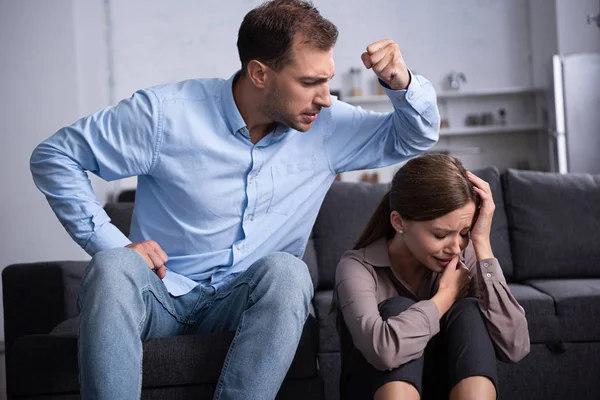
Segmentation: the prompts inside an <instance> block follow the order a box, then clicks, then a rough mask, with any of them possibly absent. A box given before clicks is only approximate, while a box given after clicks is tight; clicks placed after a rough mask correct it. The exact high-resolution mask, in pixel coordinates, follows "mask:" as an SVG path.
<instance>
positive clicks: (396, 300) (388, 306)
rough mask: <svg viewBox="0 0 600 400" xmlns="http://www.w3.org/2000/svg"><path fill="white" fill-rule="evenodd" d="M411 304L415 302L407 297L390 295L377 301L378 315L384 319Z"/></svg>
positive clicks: (393, 315) (402, 310) (404, 309)
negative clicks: (379, 301)
mask: <svg viewBox="0 0 600 400" xmlns="http://www.w3.org/2000/svg"><path fill="white" fill-rule="evenodd" d="M413 304H415V302H414V301H413V300H411V299H409V298H408V297H402V296H395V297H390V298H389V299H386V300H384V301H382V302H381V303H379V315H381V318H383V320H384V321H385V320H387V319H388V318H390V317H395V316H396V315H398V314H400V313H401V312H404V311H406V310H407V309H408V308H409V307H410V306H412V305H413Z"/></svg>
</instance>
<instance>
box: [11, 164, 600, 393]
mask: <svg viewBox="0 0 600 400" xmlns="http://www.w3.org/2000/svg"><path fill="white" fill-rule="evenodd" d="M474 172H475V173H476V174H477V175H479V176H480V177H482V178H483V179H485V180H486V181H488V182H489V183H490V186H491V188H492V192H493V195H494V201H495V203H496V212H495V215H494V220H493V225H492V233H491V241H492V246H493V250H494V254H495V255H496V257H497V258H498V259H499V261H500V263H501V265H502V268H503V271H504V273H505V275H506V276H507V278H509V281H510V283H509V288H510V290H511V292H512V293H513V295H514V296H515V297H516V299H517V300H518V301H519V303H520V304H521V305H522V306H523V308H524V310H525V313H526V316H527V320H528V325H529V331H530V337H531V342H532V347H531V353H530V354H529V355H528V356H527V357H525V359H524V360H522V361H521V362H520V363H518V364H516V365H514V364H506V363H503V362H500V361H499V362H498V376H499V380H500V387H499V395H500V397H499V398H500V399H501V400H536V399H539V400H547V399H559V398H560V399H563V398H572V399H578V400H581V399H583V400H588V399H589V400H592V399H593V400H596V399H598V398H600V379H598V371H600V317H599V316H600V245H599V243H600V229H598V228H599V224H600V215H599V210H600V197H599V193H600V191H599V186H600V185H599V181H600V178H599V177H592V176H588V175H566V176H559V175H554V174H543V173H536V172H531V171H508V172H507V173H503V174H502V175H500V174H499V172H498V170H497V169H495V168H486V169H483V170H478V171H474ZM388 187H389V186H388V185H383V184H368V183H360V184H352V183H344V182H334V184H333V186H332V187H331V189H330V190H329V192H328V194H327V196H326V198H325V200H324V203H323V206H322V207H321V210H320V212H319V215H318V218H317V220H316V223H315V226H314V228H313V233H312V235H311V239H310V240H309V242H308V245H307V249H306V252H305V254H304V257H303V259H304V261H305V262H306V264H307V265H308V268H309V270H310V273H311V277H312V278H313V284H314V285H315V287H316V288H317V290H316V291H315V297H314V300H313V304H312V307H311V308H312V310H311V315H315V316H316V318H313V317H310V318H309V321H308V322H307V324H306V326H305V331H304V334H303V336H302V340H301V344H300V346H299V348H298V352H297V354H296V358H295V360H294V362H293V364H292V368H291V369H290V371H289V372H288V376H287V378H286V380H285V381H284V383H283V386H282V387H281V390H280V392H279V395H278V399H311V400H312V399H326V400H337V399H338V384H339V373H340V353H339V339H338V335H337V329H336V316H335V314H332V313H330V309H331V300H332V296H333V290H332V289H333V285H334V280H335V269H336V266H337V263H338V261H339V259H340V257H341V256H342V254H343V253H344V252H345V251H346V250H348V249H350V248H351V247H352V246H353V245H354V242H355V241H356V240H357V239H358V236H359V235H360V233H361V231H362V229H363V227H364V226H365V224H366V222H367V220H368V219H369V217H370V215H371V213H372V211H373V210H374V209H375V207H376V206H377V204H378V203H379V201H380V199H381V198H382V196H383V195H384V193H385V192H386V191H387V190H388ZM105 209H106V210H107V212H108V214H109V216H110V217H111V218H112V222H113V223H114V224H115V225H116V226H117V227H118V228H119V229H121V230H122V231H123V232H124V233H128V232H129V224H130V221H131V212H132V210H133V204H132V203H122V204H107V205H106V207H105ZM85 266H86V263H80V262H79V263H78V262H54V263H35V264H24V265H13V266H9V267H7V268H5V269H4V271H3V274H2V279H3V291H4V315H5V337H6V356H7V378H8V380H7V384H8V392H9V399H17V398H19V399H34V398H35V399H43V400H54V399H57V400H58V399H60V400H65V399H78V398H79V396H78V394H77V390H78V383H77V358H76V338H75V337H74V332H75V330H76V328H77V319H76V318H74V317H76V316H77V309H76V296H77V290H78V286H79V281H80V280H81V277H82V276H83V273H84V271H85ZM51 331H52V333H51V334H49V333H50V332H51ZM230 340H231V333H216V334H210V335H195V336H182V337H176V338H168V339H160V340H154V341H150V342H148V343H145V345H144V352H145V357H144V366H145V368H144V370H143V373H144V383H143V385H144V390H143V393H142V399H144V400H154V399H156V400H159V399H160V400H164V399H168V400H179V399H181V400H183V399H210V398H212V393H213V391H214V385H215V382H216V379H217V377H218V373H219V370H220V365H221V364H222V361H223V357H224V354H225V352H226V351H227V348H228V343H229V342H230ZM317 361H318V362H317Z"/></svg>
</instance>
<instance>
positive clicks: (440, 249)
mask: <svg viewBox="0 0 600 400" xmlns="http://www.w3.org/2000/svg"><path fill="white" fill-rule="evenodd" d="M396 214H397V213H396ZM474 215H475V203H474V202H469V203H468V204H467V205H465V206H464V207H462V208H459V209H457V210H455V211H452V212H450V213H448V214H446V215H444V216H441V217H439V218H436V219H434V220H431V221H409V220H402V219H401V218H400V219H396V221H395V222H398V223H399V224H400V225H401V226H399V227H398V228H399V229H401V230H403V231H404V233H403V234H402V238H403V240H404V243H405V244H406V247H407V248H408V250H409V251H410V252H411V253H412V255H413V256H414V257H415V258H416V259H417V261H419V262H420V263H421V264H423V265H424V266H425V267H426V268H428V269H430V270H432V271H435V272H442V271H444V268H445V267H446V266H447V265H448V264H449V263H450V260H452V258H454V257H456V256H458V255H459V253H460V252H461V251H462V250H464V249H465V247H467V245H468V244H469V231H470V230H471V224H472V223H473V222H474V221H473V216H474ZM398 217H399V215H398ZM392 219H393V220H394V217H392ZM394 225H398V224H396V223H395V224H394Z"/></svg>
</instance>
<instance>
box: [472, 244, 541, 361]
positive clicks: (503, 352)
mask: <svg viewBox="0 0 600 400" xmlns="http://www.w3.org/2000/svg"><path fill="white" fill-rule="evenodd" d="M464 258H465V266H466V267H467V268H468V269H469V274H470V276H471V290H472V292H471V295H473V296H475V297H477V299H478V303H479V308H480V309H481V312H482V313H483V315H484V317H485V318H486V321H487V327H488V331H489V333H490V336H491V338H492V340H493V342H494V344H495V345H496V349H497V350H499V354H498V356H499V358H500V359H502V360H503V361H509V362H518V361H519V360H521V359H522V358H523V357H525V356H526V355H527V354H528V353H529V347H530V343H529V329H528V327H527V319H526V318H525V311H524V310H523V307H521V306H520V305H519V303H518V302H517V300H516V299H515V298H514V297H513V295H512V294H511V293H510V289H509V288H508V284H507V283H506V279H505V278H504V274H503V273H502V269H501V268H500V263H499V262H498V259H496V258H489V259H485V260H480V261H477V257H476V256H475V249H474V248H473V244H472V243H470V244H469V246H468V247H467V248H466V249H465V252H464Z"/></svg>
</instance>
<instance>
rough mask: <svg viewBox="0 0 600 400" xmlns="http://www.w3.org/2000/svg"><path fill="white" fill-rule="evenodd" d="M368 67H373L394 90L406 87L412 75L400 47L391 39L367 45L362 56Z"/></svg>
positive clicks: (376, 73)
mask: <svg viewBox="0 0 600 400" xmlns="http://www.w3.org/2000/svg"><path fill="white" fill-rule="evenodd" d="M360 58H362V61H363V64H365V67H367V69H371V68H372V69H373V72H375V75H377V77H378V78H379V79H381V80H382V81H383V82H385V83H386V84H387V85H388V86H389V87H391V88H392V89H394V90H400V89H406V88H407V87H408V84H409V83H410V75H409V73H408V69H407V68H406V64H405V63H404V59H403V58H402V54H400V48H399V47H398V45H397V44H396V43H395V42H394V41H393V40H390V39H384V40H380V41H378V42H375V43H373V44H370V45H369V46H368V47H367V51H366V52H364V53H362V55H361V56H360Z"/></svg>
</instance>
